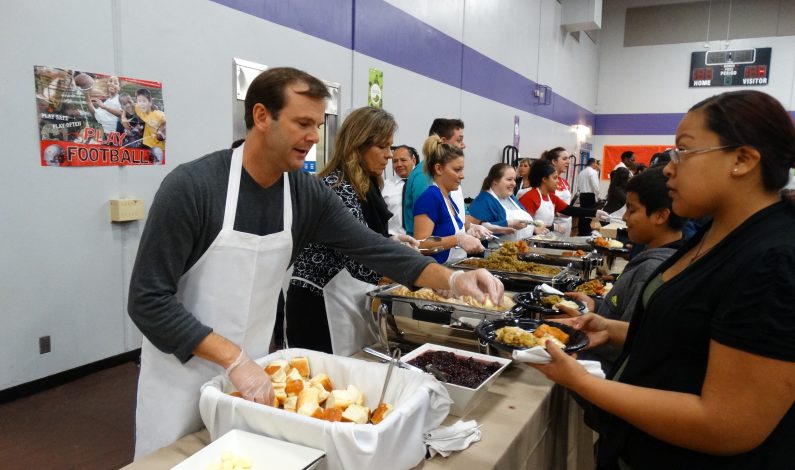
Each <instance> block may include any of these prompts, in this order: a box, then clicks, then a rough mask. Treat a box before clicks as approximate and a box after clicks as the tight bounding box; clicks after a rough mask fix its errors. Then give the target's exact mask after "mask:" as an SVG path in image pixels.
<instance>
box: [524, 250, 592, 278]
mask: <svg viewBox="0 0 795 470" xmlns="http://www.w3.org/2000/svg"><path fill="white" fill-rule="evenodd" d="M567 251H577V250H561V249H555V248H541V247H530V251H529V252H527V253H518V254H517V256H518V257H519V259H520V260H522V261H532V262H534V263H539V264H549V265H553V266H571V267H573V268H574V269H576V270H577V271H579V272H580V275H581V277H583V278H590V277H591V272H592V271H593V270H594V269H596V268H597V267H598V266H599V265H601V264H602V261H603V259H604V257H603V256H602V255H601V254H599V253H597V252H596V251H594V250H593V248H591V250H588V251H586V250H583V251H586V253H585V255H584V256H564V255H563V253H565V252H567Z"/></svg>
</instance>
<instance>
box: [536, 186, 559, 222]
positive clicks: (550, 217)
mask: <svg viewBox="0 0 795 470" xmlns="http://www.w3.org/2000/svg"><path fill="white" fill-rule="evenodd" d="M535 191H538V197H539V198H540V199H541V204H539V205H538V209H537V210H536V214H535V219H536V220H540V221H541V222H544V223H545V224H546V225H552V223H553V221H554V220H555V204H554V203H553V202H552V199H551V198H550V199H548V200H544V196H543V195H542V194H541V190H540V189H538V188H535Z"/></svg>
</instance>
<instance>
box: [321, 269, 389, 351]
mask: <svg viewBox="0 0 795 470" xmlns="http://www.w3.org/2000/svg"><path fill="white" fill-rule="evenodd" d="M375 287H376V286H375V285H373V284H369V283H367V282H364V281H360V280H358V279H356V278H354V277H353V276H351V273H349V272H348V270H347V269H345V268H343V269H342V271H340V272H339V273H337V275H336V276H334V277H333V278H331V280H330V281H329V282H328V283H327V284H326V287H324V288H323V303H324V304H325V305H326V316H327V317H328V328H329V333H330V334H331V350H332V351H333V352H334V354H336V355H338V356H351V355H353V354H354V353H357V352H359V351H360V350H361V348H362V347H363V346H370V345H372V344H375V342H376V341H377V340H378V337H377V336H376V333H375V331H376V330H375V320H374V319H373V315H372V313H370V312H368V311H367V293H368V292H370V291H371V290H373V289H375Z"/></svg>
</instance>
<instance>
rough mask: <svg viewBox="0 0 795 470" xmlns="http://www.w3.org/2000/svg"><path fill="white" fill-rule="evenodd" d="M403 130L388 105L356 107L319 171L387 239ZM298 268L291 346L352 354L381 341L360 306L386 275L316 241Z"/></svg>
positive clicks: (289, 314)
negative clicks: (393, 170) (391, 174)
mask: <svg viewBox="0 0 795 470" xmlns="http://www.w3.org/2000/svg"><path fill="white" fill-rule="evenodd" d="M396 130H397V124H396V123H395V119H394V117H392V115H391V114H389V113H388V112H386V111H384V110H382V109H375V108H369V107H368V108H359V109H357V110H354V111H353V112H352V113H351V114H350V115H349V116H348V117H347V118H346V119H345V122H343V124H342V126H341V127H340V130H339V132H338V133H337V136H336V138H335V141H334V155H333V156H332V158H331V161H330V162H329V163H328V165H327V166H326V168H325V169H324V170H323V171H322V172H321V173H320V174H319V175H318V177H319V178H320V180H321V181H322V182H323V184H325V185H327V186H329V187H330V188H331V189H332V190H333V191H334V192H335V193H336V195H337V196H338V197H339V198H340V199H342V202H343V203H344V204H345V205H346V206H347V207H348V209H349V210H350V211H351V213H352V214H353V215H354V216H355V217H356V218H357V219H359V221H360V222H361V223H363V224H365V225H367V226H368V227H369V228H370V229H371V230H373V231H374V232H377V233H380V234H382V235H383V236H385V237H388V236H389V234H388V230H387V227H388V223H389V218H390V217H391V215H392V214H391V213H390V212H389V210H388V209H387V205H386V203H385V202H384V199H383V197H382V196H381V187H382V186H383V178H382V176H381V174H382V173H383V171H384V168H386V165H387V163H388V162H389V159H390V158H391V157H392V150H391V146H392V137H393V135H394V134H395V131H396ZM317 229H318V230H333V229H334V228H333V227H318V228H317ZM396 240H399V241H405V242H407V243H413V244H415V245H416V241H414V239H413V238H411V237H409V236H407V235H396ZM362 249H368V247H362ZM294 266H295V267H294V270H293V277H292V278H291V280H290V288H289V290H288V291H287V306H286V308H285V312H286V323H287V329H286V333H287V334H286V336H287V342H288V344H289V345H290V346H291V347H303V348H308V349H314V350H317V351H325V352H333V353H334V354H340V355H350V354H352V353H353V352H355V351H358V350H359V348H361V346H363V345H365V344H371V343H372V342H374V341H375V337H374V336H373V335H372V334H371V332H370V330H369V324H368V322H367V321H366V318H365V316H364V312H361V311H360V310H361V308H360V306H363V305H364V295H365V294H366V293H367V291H368V290H370V289H372V288H373V287H374V284H376V283H377V282H378V279H379V278H380V277H381V276H380V275H379V274H378V273H377V272H375V271H373V270H371V269H370V268H367V267H365V266H363V265H361V264H359V263H357V262H355V261H353V260H352V259H351V258H349V257H347V256H345V255H343V254H341V253H339V252H337V251H335V250H332V249H331V248H328V247H326V246H324V245H320V244H315V243H312V244H310V245H309V246H307V247H306V248H304V250H303V251H302V252H301V255H300V256H299V257H298V258H297V259H296V261H295V265H294ZM327 313H332V314H334V317H333V318H327ZM368 341H369V343H368Z"/></svg>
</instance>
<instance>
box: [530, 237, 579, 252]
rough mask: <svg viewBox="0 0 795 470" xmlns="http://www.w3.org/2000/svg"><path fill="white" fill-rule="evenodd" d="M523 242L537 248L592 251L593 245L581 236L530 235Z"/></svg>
mask: <svg viewBox="0 0 795 470" xmlns="http://www.w3.org/2000/svg"><path fill="white" fill-rule="evenodd" d="M525 242H526V243H527V244H528V245H530V246H536V247H539V248H554V249H558V250H567V251H577V250H582V251H592V250H593V246H592V245H591V244H590V243H588V242H587V241H586V240H585V239H583V237H577V238H549V239H547V238H535V237H530V238H527V239H525Z"/></svg>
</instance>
